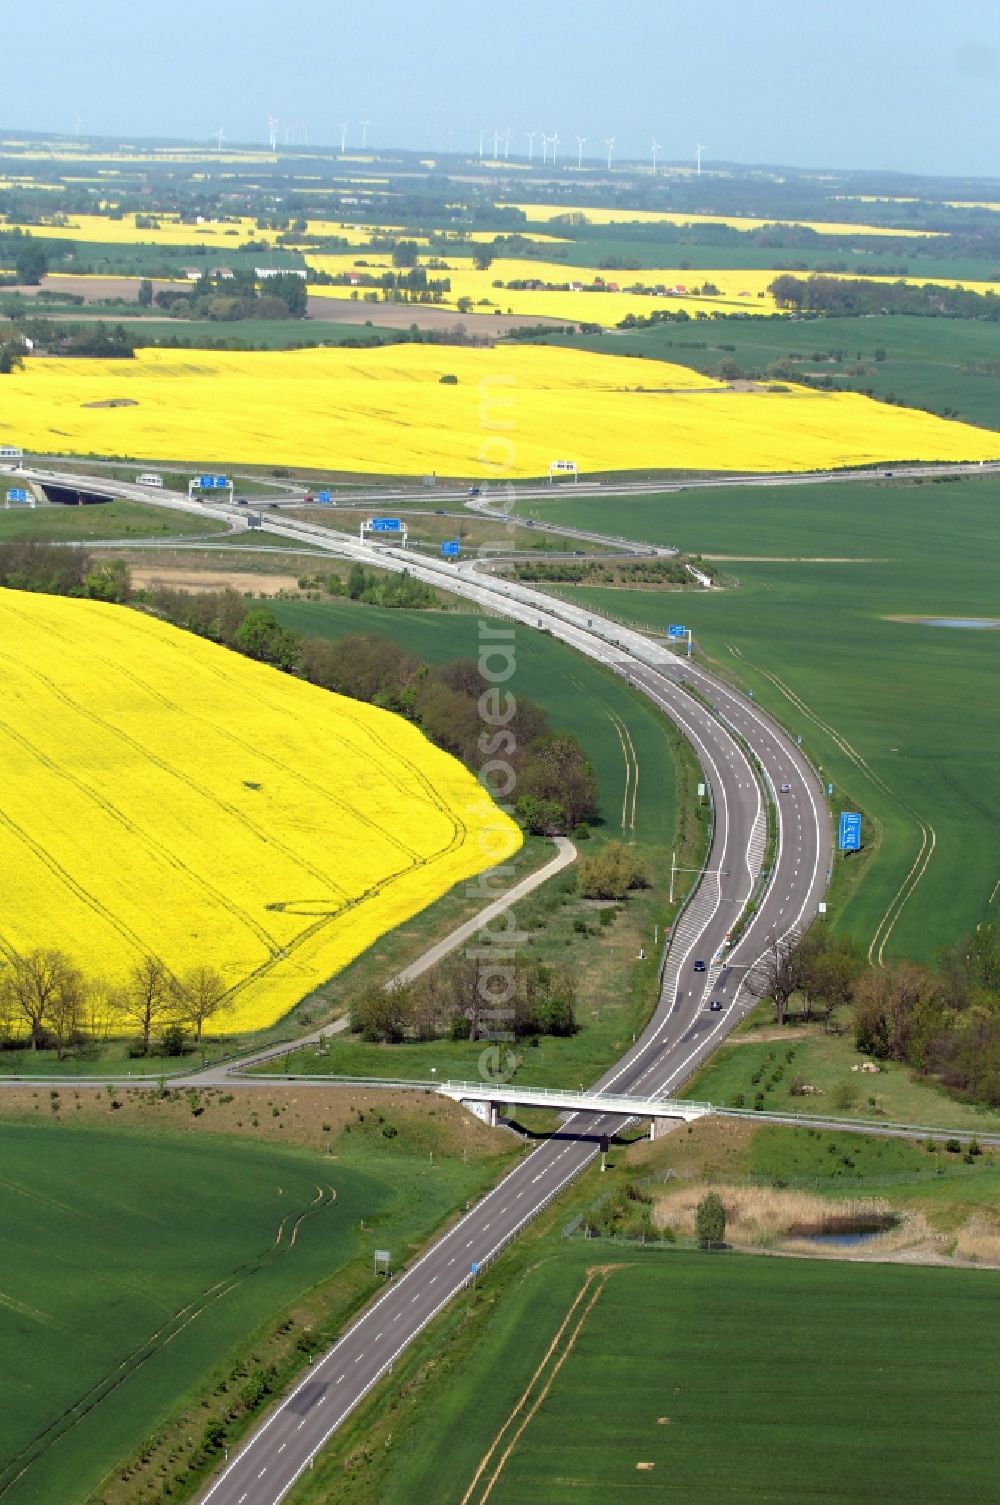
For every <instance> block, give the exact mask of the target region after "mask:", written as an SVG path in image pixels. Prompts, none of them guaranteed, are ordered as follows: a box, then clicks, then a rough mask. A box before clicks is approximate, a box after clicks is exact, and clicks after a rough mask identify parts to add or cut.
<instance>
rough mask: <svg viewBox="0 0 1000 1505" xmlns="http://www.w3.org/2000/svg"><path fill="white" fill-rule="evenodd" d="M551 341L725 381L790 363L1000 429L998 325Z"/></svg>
mask: <svg viewBox="0 0 1000 1505" xmlns="http://www.w3.org/2000/svg"><path fill="white" fill-rule="evenodd" d="M927 275H928V276H931V275H934V274H932V273H930V272H928V273H927ZM546 343H548V344H556V345H569V346H575V347H578V348H582V349H588V350H598V351H603V352H605V353H608V354H614V355H638V356H645V357H646V358H648V359H654V360H664V361H670V362H673V363H676V364H678V365H681V366H693V367H694V368H695V369H696V370H698V371H704V372H706V373H707V374H708V375H710V376H716V375H718V374H719V368H720V366H721V363H722V362H723V361H724V360H729V361H735V362H736V363H737V365H738V366H739V367H740V369H741V370H743V371H746V372H747V373H748V374H749V375H759V376H765V375H766V372H767V367H768V366H769V365H770V364H771V363H772V362H773V361H783V360H785V359H787V358H789V357H791V359H792V361H793V365H792V367H791V368H790V371H789V379H792V380H794V374H795V373H796V371H798V370H801V371H802V372H803V373H806V374H808V375H809V376H812V377H832V378H833V379H834V380H835V383H836V385H837V387H838V388H842V389H844V390H850V391H863V392H868V391H870V392H872V393H873V394H874V395H875V396H876V397H880V398H886V397H894V398H896V399H898V400H899V401H900V402H901V403H905V404H906V405H907V406H908V407H920V408H928V409H930V411H932V412H934V413H942V414H945V415H947V416H950V417H955V418H961V419H962V420H963V421H964V422H966V423H974V424H978V425H979V426H980V427H981V428H989V429H996V428H1000V365H998V362H1000V333H998V330H997V326H996V325H995V324H992V323H982V322H979V321H977V320H974V319H923V318H916V317H913V316H910V315H906V314H900V315H881V316H878V315H876V316H874V317H872V318H844V319H832V318H827V319H818V318H816V319H789V318H787V317H785V316H783V315H779V316H776V317H774V318H755V319H720V320H713V321H712V323H710V324H709V323H703V322H695V323H688V324H684V325H678V324H660V325H657V326H655V327H653V328H650V329H639V330H632V331H622V332H620V333H615V334H610V335H609V334H605V335H579V336H561V335H554V336H549V337H546ZM876 351H878V352H880V354H879V355H878V356H876ZM977 366H978V367H979V368H980V369H979V370H976V369H975V368H976V367H977ZM994 367H996V369H995V370H994V369H993V368H994ZM998 453H1000V446H998Z"/></svg>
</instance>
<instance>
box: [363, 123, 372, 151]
mask: <svg viewBox="0 0 1000 1505" xmlns="http://www.w3.org/2000/svg"><path fill="white" fill-rule="evenodd" d="M370 125H371V121H370V120H362V122H361V150H362V151H364V149H365V147H366V146H367V145H368V127H369V126H370Z"/></svg>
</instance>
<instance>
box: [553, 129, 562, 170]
mask: <svg viewBox="0 0 1000 1505" xmlns="http://www.w3.org/2000/svg"><path fill="white" fill-rule="evenodd" d="M550 139H551V141H552V166H553V167H555V165H556V151H557V149H558V147H559V146H560V145H561V142H560V140H559V132H558V131H556V133H555V135H554V136H552V137H551V138H550Z"/></svg>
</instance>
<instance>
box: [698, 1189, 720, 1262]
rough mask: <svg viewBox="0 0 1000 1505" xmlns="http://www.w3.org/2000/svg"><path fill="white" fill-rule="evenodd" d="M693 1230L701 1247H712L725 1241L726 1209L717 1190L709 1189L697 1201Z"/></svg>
mask: <svg viewBox="0 0 1000 1505" xmlns="http://www.w3.org/2000/svg"><path fill="white" fill-rule="evenodd" d="M694 1231H695V1234H696V1236H697V1239H698V1243H699V1244H700V1246H701V1247H702V1249H714V1248H717V1247H718V1246H719V1245H720V1244H723V1243H725V1239H726V1209H725V1208H724V1207H723V1205H722V1198H721V1197H720V1196H719V1195H718V1193H717V1192H714V1191H710V1192H709V1193H708V1195H707V1196H705V1197H702V1199H701V1201H700V1202H699V1203H698V1208H697V1211H696V1212H695V1215H694Z"/></svg>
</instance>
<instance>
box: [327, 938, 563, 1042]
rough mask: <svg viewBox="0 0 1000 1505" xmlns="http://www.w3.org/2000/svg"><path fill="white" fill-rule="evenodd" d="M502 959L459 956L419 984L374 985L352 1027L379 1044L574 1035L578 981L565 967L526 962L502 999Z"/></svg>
mask: <svg viewBox="0 0 1000 1505" xmlns="http://www.w3.org/2000/svg"><path fill="white" fill-rule="evenodd" d="M496 978H497V971H496V963H494V962H492V961H490V959H489V957H488V956H487V957H486V958H485V959H476V958H473V957H470V956H461V957H452V958H450V959H448V960H446V961H444V962H442V963H441V965H440V966H438V967H435V968H434V969H433V971H431V972H429V973H427V974H426V975H425V976H424V977H421V978H418V979H417V980H416V981H415V982H410V983H404V984H399V985H397V986H395V987H389V988H382V987H379V986H378V984H376V983H373V984H372V985H371V986H370V987H368V988H366V989H365V990H364V991H363V992H361V993H360V994H358V995H357V996H356V997H355V999H354V1001H353V1003H352V1004H351V1029H352V1030H354V1031H355V1032H356V1033H357V1034H360V1035H361V1037H362V1039H364V1040H367V1041H369V1042H372V1043H380V1044H385V1045H399V1044H401V1043H403V1042H404V1041H407V1040H439V1039H452V1040H470V1041H472V1040H496V1039H498V1038H500V1039H503V1038H504V1037H505V1036H506V1037H508V1038H509V1037H510V1036H514V1037H515V1038H516V1039H518V1040H523V1039H526V1038H531V1037H537V1036H539V1035H556V1036H566V1035H574V1034H576V1032H577V1029H578V1028H579V1026H578V1024H577V1020H576V984H575V982H574V980H573V977H572V975H571V974H570V973H569V972H568V971H566V970H565V969H564V968H558V967H549V966H545V965H543V964H542V963H540V962H531V963H527V964H525V963H523V962H520V963H519V964H518V966H517V967H516V968H511V974H510V986H509V987H508V986H507V979H506V975H505V976H504V978H503V982H504V987H503V1003H502V1006H501V1005H500V1004H499V1003H496V1002H493V1001H491V992H492V993H493V995H494V996H497V997H498V996H499V990H498V989H497V984H496Z"/></svg>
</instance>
